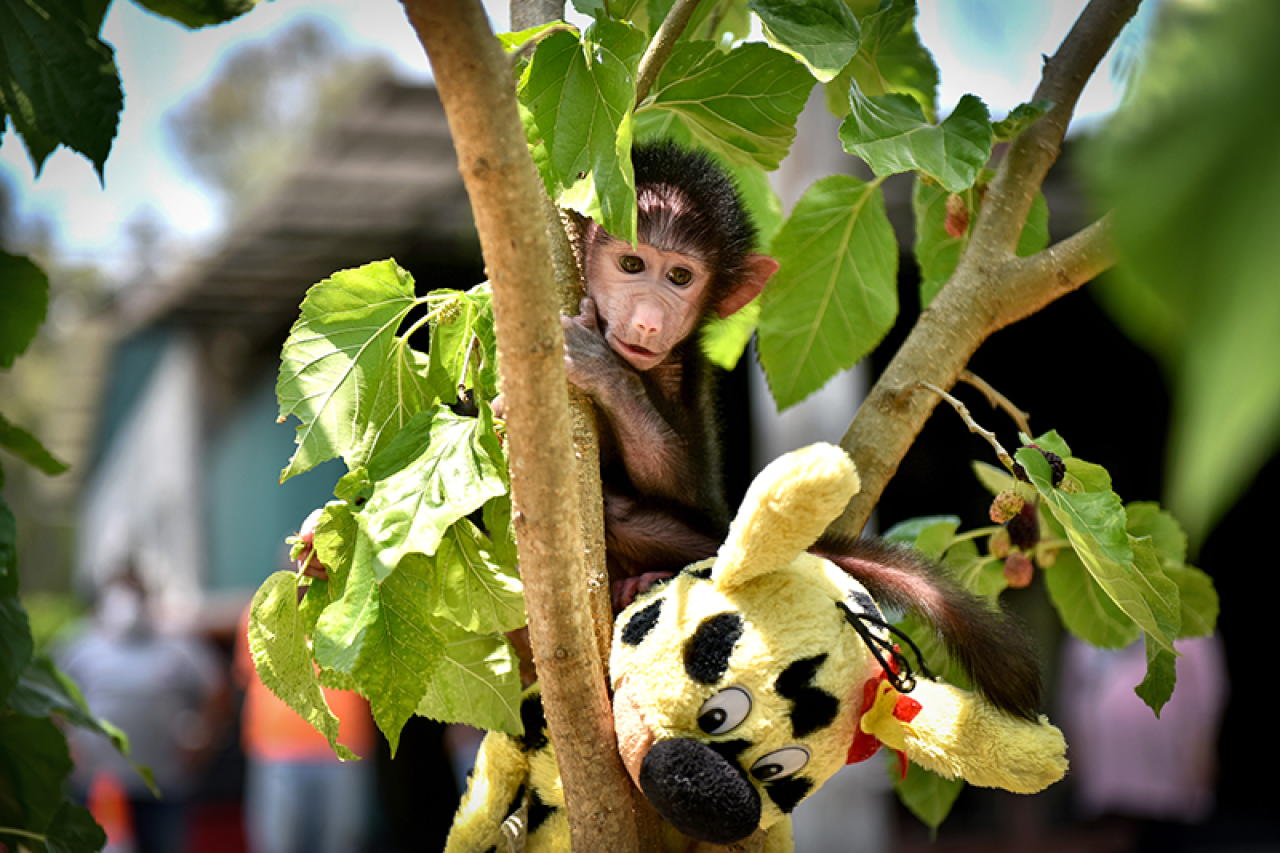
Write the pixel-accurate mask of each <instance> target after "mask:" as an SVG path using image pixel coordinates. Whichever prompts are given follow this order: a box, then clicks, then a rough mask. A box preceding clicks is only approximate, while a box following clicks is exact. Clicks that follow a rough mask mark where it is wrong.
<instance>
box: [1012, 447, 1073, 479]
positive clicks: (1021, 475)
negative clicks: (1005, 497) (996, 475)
mask: <svg viewBox="0 0 1280 853" xmlns="http://www.w3.org/2000/svg"><path fill="white" fill-rule="evenodd" d="M1024 446H1025V447H1029V448H1031V449H1033V450H1039V451H1040V453H1041V455H1042V456H1044V459H1045V461H1046V462H1048V463H1049V470H1050V471H1051V472H1052V475H1051V480H1050V481H1051V482H1052V483H1053V487H1054V488H1055V489H1056V488H1058V486H1060V485H1062V478H1063V477H1066V476H1067V463H1066V462H1063V461H1062V457H1061V456H1059V455H1058V454H1056V453H1054V452H1053V451H1052V450H1045V449H1044V448H1043V447H1037V446H1036V445H1034V444H1027V445H1024ZM1013 476H1015V477H1017V478H1018V479H1019V480H1021V481H1022V482H1024V483H1030V482H1031V478H1030V477H1028V476H1027V469H1025V468H1023V467H1022V465H1021V463H1019V462H1014V463H1013Z"/></svg>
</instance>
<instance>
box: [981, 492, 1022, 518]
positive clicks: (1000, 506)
mask: <svg viewBox="0 0 1280 853" xmlns="http://www.w3.org/2000/svg"><path fill="white" fill-rule="evenodd" d="M1025 504H1026V501H1025V500H1023V498H1022V495H1020V494H1018V493H1017V492H1012V491H1010V492H1001V493H1000V494H998V495H996V497H995V500H993V501H992V502H991V510H990V514H991V520H992V521H993V522H995V523H996V524H1004V523H1005V522H1007V521H1009V520H1010V519H1012V518H1014V517H1015V516H1017V514H1018V513H1019V512H1021V511H1022V507H1023V506H1024V505H1025Z"/></svg>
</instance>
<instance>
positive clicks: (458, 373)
mask: <svg viewBox="0 0 1280 853" xmlns="http://www.w3.org/2000/svg"><path fill="white" fill-rule="evenodd" d="M442 295H450V298H448V299H447V300H446V301H444V302H443V303H442V304H440V305H439V306H438V307H437V308H435V309H434V310H435V311H439V312H440V316H439V319H438V320H437V321H436V322H435V323H434V324H433V325H432V328H431V350H430V352H429V353H428V363H427V365H428V366H427V382H428V385H429V387H430V389H431V393H432V394H433V395H435V396H436V397H439V398H440V400H441V401H442V402H445V403H452V402H454V401H455V400H457V396H458V388H459V387H468V388H474V389H475V390H476V393H477V394H479V395H480V396H481V397H485V398H492V397H495V396H497V387H498V348H497V336H496V335H495V334H494V330H493V307H492V302H493V294H492V291H491V290H490V289H489V286H488V284H482V285H477V286H476V287H473V288H472V289H471V290H469V291H466V292H465V293H459V292H456V291H443V292H442V291H439V290H436V291H432V293H431V296H430V297H429V298H432V299H437V298H439V297H441V296H442Z"/></svg>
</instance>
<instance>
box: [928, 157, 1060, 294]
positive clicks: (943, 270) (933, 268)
mask: <svg viewBox="0 0 1280 853" xmlns="http://www.w3.org/2000/svg"><path fill="white" fill-rule="evenodd" d="M979 195H980V194H979V193H978V191H977V190H976V188H974V187H971V188H969V189H966V190H963V191H962V192H960V193H956V194H952V193H949V192H947V191H946V190H945V189H943V188H942V187H940V186H938V185H937V184H936V183H934V182H932V181H926V180H921V179H920V178H919V176H917V178H916V181H915V185H914V187H913V189H912V193H911V207H912V212H913V213H914V215H915V224H916V241H915V247H914V251H915V257H916V265H917V266H918V267H919V268H920V279H921V281H920V304H921V306H927V305H928V304H929V303H930V302H932V301H933V297H935V296H937V294H938V291H939V290H941V289H942V287H943V285H945V284H946V283H947V282H948V281H949V280H950V279H951V275H952V273H954V272H955V269H956V264H957V263H959V261H960V256H961V255H962V254H963V253H964V250H965V248H967V247H968V245H969V237H970V235H971V234H972V233H973V230H972V228H973V223H974V221H975V220H976V219H977V217H978V209H979V206H980V205H979V201H978V199H979ZM953 197H954V198H958V199H959V200H960V203H962V204H963V205H964V210H965V215H966V216H967V220H966V222H967V225H966V227H965V228H964V230H963V233H960V234H959V236H956V235H954V234H952V233H951V232H949V231H948V230H947V199H949V198H953ZM953 227H954V226H953ZM1048 244H1049V204H1048V202H1047V201H1045V198H1044V194H1043V193H1036V197H1035V201H1033V202H1032V204H1031V211H1030V213H1028V215H1027V221H1026V223H1024V225H1023V226H1022V234H1021V236H1020V238H1019V240H1018V246H1017V249H1016V253H1017V255H1018V256H1019V257H1026V256H1028V255H1034V254H1035V253H1036V252H1038V251H1040V250H1041V249H1043V248H1044V247H1045V246H1047V245H1048Z"/></svg>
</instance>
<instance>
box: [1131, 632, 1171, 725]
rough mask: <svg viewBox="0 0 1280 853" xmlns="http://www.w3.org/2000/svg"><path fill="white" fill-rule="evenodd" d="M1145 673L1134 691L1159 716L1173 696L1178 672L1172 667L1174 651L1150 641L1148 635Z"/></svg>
mask: <svg viewBox="0 0 1280 853" xmlns="http://www.w3.org/2000/svg"><path fill="white" fill-rule="evenodd" d="M1146 648H1147V674H1146V676H1145V677H1144V678H1143V679H1142V682H1141V683H1140V684H1139V685H1138V686H1137V687H1135V688H1134V689H1133V692H1134V693H1137V694H1138V697H1139V698H1140V699H1142V701H1143V702H1146V703H1147V706H1148V707H1149V708H1151V710H1152V711H1154V712H1155V714H1156V716H1157V717H1159V716H1160V710H1161V709H1162V708H1164V706H1165V704H1166V703H1168V701H1169V699H1170V698H1172V696H1173V688H1174V686H1175V685H1176V684H1177V682H1178V674H1177V672H1176V670H1175V667H1174V653H1173V652H1171V651H1169V650H1168V649H1166V648H1163V647H1161V646H1160V645H1159V644H1157V643H1153V642H1152V641H1151V637H1150V635H1148V636H1147V643H1146Z"/></svg>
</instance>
